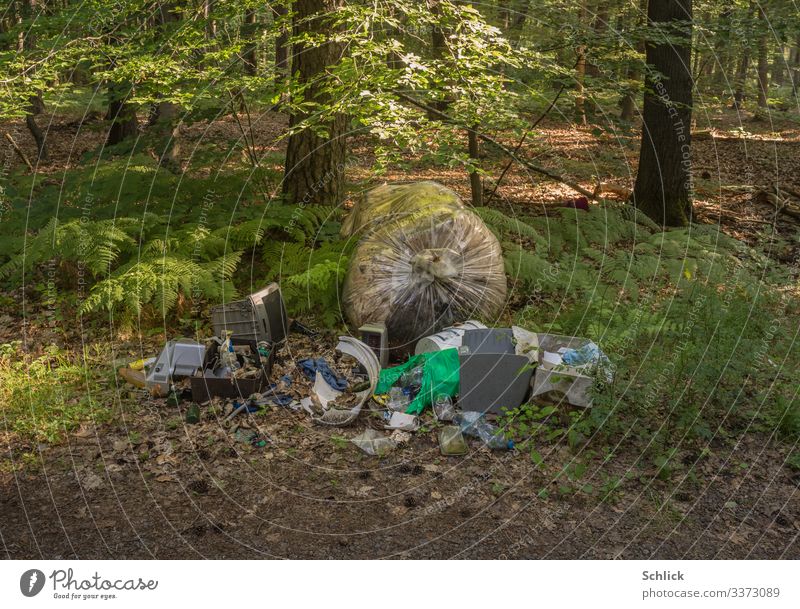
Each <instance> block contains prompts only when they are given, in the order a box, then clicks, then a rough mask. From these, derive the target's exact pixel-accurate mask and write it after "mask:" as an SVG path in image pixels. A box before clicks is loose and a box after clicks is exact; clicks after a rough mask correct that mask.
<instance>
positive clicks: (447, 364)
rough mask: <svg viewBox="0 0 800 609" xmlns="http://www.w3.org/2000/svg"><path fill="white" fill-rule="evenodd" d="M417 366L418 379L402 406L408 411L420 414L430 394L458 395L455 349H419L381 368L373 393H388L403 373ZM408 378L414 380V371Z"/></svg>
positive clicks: (429, 402) (429, 401)
mask: <svg viewBox="0 0 800 609" xmlns="http://www.w3.org/2000/svg"><path fill="white" fill-rule="evenodd" d="M419 366H421V367H422V379H421V381H420V387H419V390H418V391H417V393H416V395H415V396H414V397H413V399H412V400H411V403H410V404H409V406H408V408H407V409H406V412H407V413H408V414H420V413H421V412H422V411H423V410H424V409H425V407H426V406H428V405H429V404H431V402H432V401H433V396H434V395H439V394H444V395H450V396H455V395H458V391H459V360H458V350H457V349H445V350H444V351H431V352H427V353H419V354H417V355H414V356H412V357H410V358H409V359H408V361H407V362H406V363H404V364H400V365H399V366H395V367H393V368H385V369H384V370H381V373H380V381H379V382H378V385H377V387H376V388H375V393H378V394H382V393H388V392H389V390H390V388H391V387H392V386H393V385H395V384H396V383H397V382H398V381H400V380H401V377H402V376H403V374H404V373H406V372H407V371H409V370H412V369H414V368H417V367H419ZM408 378H410V377H409V376H406V379H408ZM411 378H412V379H413V382H416V374H414V375H411ZM407 382H408V381H407Z"/></svg>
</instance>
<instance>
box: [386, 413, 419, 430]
mask: <svg viewBox="0 0 800 609" xmlns="http://www.w3.org/2000/svg"><path fill="white" fill-rule="evenodd" d="M386 429H400V430H402V431H417V430H418V429H419V417H417V416H415V415H413V414H406V413H404V412H393V413H391V416H390V417H389V422H388V423H387V424H386Z"/></svg>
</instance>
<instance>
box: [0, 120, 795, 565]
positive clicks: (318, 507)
mask: <svg viewBox="0 0 800 609" xmlns="http://www.w3.org/2000/svg"><path fill="white" fill-rule="evenodd" d="M726 120H727V123H725V124H721V123H720V122H719V121H717V123H714V124H712V125H711V128H712V129H714V128H719V129H721V131H720V132H719V133H714V136H715V137H710V138H707V139H702V140H698V141H697V142H696V144H695V167H694V172H695V178H696V188H697V210H698V216H699V217H700V219H701V220H705V221H718V222H721V223H722V225H723V226H724V227H725V228H726V230H727V231H728V232H730V233H731V234H735V235H737V236H738V237H740V238H743V239H745V240H748V241H751V242H752V241H754V240H755V239H756V235H757V234H758V233H759V232H762V231H763V230H766V229H769V228H770V225H771V223H772V222H773V221H774V220H775V217H776V216H775V210H774V208H771V207H770V206H769V205H768V204H762V203H757V202H755V201H754V200H753V196H752V193H747V192H742V191H739V190H736V189H735V188H734V189H728V188H727V187H728V186H737V185H742V184H745V185H754V184H756V185H760V184H763V185H766V184H769V183H771V182H774V181H775V180H776V179H778V180H780V181H781V183H783V184H784V185H788V186H790V187H792V188H794V189H795V190H798V191H800V172H799V171H798V159H800V154H799V153H800V132H798V130H797V129H796V127H794V126H792V127H787V126H780V125H778V126H774V125H773V126H770V125H764V124H761V125H755V126H753V130H756V131H758V132H759V135H757V136H755V137H749V138H748V139H744V138H741V137H736V136H734V135H731V134H730V128H731V127H736V123H735V121H732V120H731V119H730V117H727V119H726ZM712 123H713V121H712ZM65 124H66V123H65ZM702 127H708V125H703V126H702ZM265 129H271V130H272V131H274V125H272V126H269V125H268V126H267V127H265ZM64 132H65V135H64V137H65V138H66V139H69V138H72V137H74V129H73V130H72V131H70V130H69V129H66V127H65V128H64ZM543 132H544V135H543V138H544V139H546V140H547V141H548V142H549V143H550V144H552V145H553V148H552V149H551V150H550V151H547V152H542V151H541V150H537V149H535V148H531V149H530V150H528V156H529V158H534V159H537V162H539V163H542V164H545V165H547V164H548V161H549V160H556V157H559V158H561V159H562V160H564V159H565V160H567V161H570V160H572V161H575V162H576V163H593V162H594V160H595V159H600V160H601V161H602V159H603V158H604V157H603V155H604V154H606V153H607V154H609V155H610V157H613V158H610V160H609V161H608V163H609V164H608V165H607V166H600V167H599V169H598V171H597V172H595V173H596V175H598V176H599V178H600V179H606V178H608V179H611V180H612V181H615V182H616V183H618V184H620V185H625V186H631V185H632V177H633V176H634V175H635V161H636V150H637V147H636V146H635V145H630V146H628V145H620V144H619V142H615V141H614V139H613V137H612V136H603V137H605V139H603V137H600V138H597V137H595V136H593V135H590V134H589V133H588V132H587V131H585V130H579V129H568V128H559V127H557V126H551V127H546V128H545V129H543ZM257 135H258V134H257ZM257 139H260V138H257ZM541 139H542V138H538V140H539V141H540V140H541ZM90 144H91V142H90ZM24 145H25V146H27V144H24ZM87 145H88V144H87ZM90 147H91V146H90ZM78 152H80V151H78ZM65 155H66V157H67V158H69V153H65ZM54 156H57V155H54ZM78 157H79V155H77V154H76V155H75V156H74V160H75V161H77V158H78ZM362 165H363V166H356V167H355V168H354V169H353V170H352V171H353V172H354V175H353V176H352V177H353V178H354V179H355V180H358V179H362V178H365V177H366V176H367V175H368V169H367V168H368V166H369V159H368V158H367V155H366V154H365V155H364V159H363V163H362ZM501 165H502V163H500V166H501ZM625 166H627V167H629V168H630V171H629V172H620V171H619V168H620V167H625ZM614 168H616V169H614ZM44 169H45V170H47V168H44ZM59 169H63V165H59V164H58V163H56V162H54V164H53V166H52V171H53V172H57V171H58V170H59ZM495 169H496V168H492V169H491V171H490V173H492V174H494V175H497V173H498V172H496V171H495ZM614 176H617V177H616V178H615V177H614ZM384 177H385V179H386V180H387V181H392V180H394V179H398V178H399V177H402V179H403V180H406V181H407V180H412V179H437V180H439V181H441V182H443V183H445V184H446V185H448V186H450V187H452V188H454V189H456V190H457V191H459V193H460V194H461V195H462V196H467V194H468V192H467V188H468V182H467V180H465V179H464V176H463V172H461V171H458V170H453V171H452V172H449V171H440V172H432V171H427V170H425V169H422V168H421V169H414V170H412V171H407V172H404V173H403V174H402V176H400V174H398V175H394V174H391V173H390V174H387V175H386V176H384ZM582 184H583V185H584V186H587V187H589V188H592V187H593V184H592V183H590V181H588V180H584V181H583V182H582ZM499 192H500V193H501V195H502V197H503V198H502V201H503V202H504V203H508V204H514V205H521V206H525V207H527V208H529V209H535V208H537V206H540V205H541V204H557V201H558V200H559V199H563V198H565V197H568V196H572V193H570V192H569V190H568V189H566V188H565V187H563V186H558V185H553V184H551V183H545V182H541V181H540V180H538V179H535V180H532V179H531V177H530V176H527V175H525V174H523V173H521V172H518V171H517V170H516V169H513V170H512V171H511V172H510V173H509V174H508V176H507V178H506V180H505V181H504V185H503V186H502V187H501V190H500V191H499ZM777 229H778V233H779V234H783V235H791V234H795V233H796V231H797V224H796V220H793V219H791V218H786V217H783V216H778V225H777ZM776 259H778V260H779V261H780V262H782V263H786V264H797V261H798V246H797V245H795V247H794V248H792V249H791V251H786V252H778V253H776ZM8 330H9V333H11V332H10V328H8ZM29 331H30V335H29V336H28V338H29V342H28V344H29V345H31V347H32V348H35V347H36V345H39V346H44V345H46V344H47V342H48V340H49V338H48V337H49V336H51V335H52V333H49V332H48V331H46V330H44V329H38V328H35V327H30V328H29ZM3 334H5V331H4V332H3ZM52 336H54V335H52ZM54 339H55V338H54ZM3 340H5V339H3ZM78 340H79V337H76V341H78ZM0 342H2V341H0ZM332 344H333V342H332V338H331V337H329V339H328V343H327V345H328V347H327V348H330V347H331V346H332ZM128 402H130V400H128ZM110 407H111V406H110ZM115 408H116V407H115ZM184 409H185V404H184V405H182V406H181V407H180V408H179V410H176V409H175V408H169V407H167V406H166V405H165V404H164V402H163V400H161V401H157V400H152V401H146V402H145V403H144V406H143V407H142V406H140V407H139V408H136V409H130V408H125V407H120V408H119V410H118V415H119V416H117V417H116V419H115V423H113V424H106V425H101V426H98V427H95V426H93V425H87V426H85V427H83V428H81V429H80V430H79V431H77V432H75V433H71V434H69V435H68V437H67V439H66V441H65V442H64V443H63V444H59V445H53V446H49V445H40V446H38V447H36V446H33V447H31V446H19V445H16V444H13V443H12V444H8V443H3V453H4V454H3V455H2V457H3V459H7V460H10V461H12V462H14V463H15V464H16V465H17V467H16V468H14V469H13V470H6V471H3V472H2V473H0V544H1V545H2V549H3V552H4V554H5V556H6V557H7V558H15V559H22V558H50V559H58V558H82V559H89V558H96V559H101V558H129V559H132V558H161V559H171V558H200V557H204V558H387V557H395V558H479V559H482V558H487V559H488V558H498V557H503V558H662V559H668V558H673V559H674V558H704V559H708V558H771V559H776V558H794V559H797V558H800V540H799V539H798V535H800V494H799V492H798V489H800V473H793V472H792V471H791V470H789V469H788V468H786V467H784V466H783V462H784V460H785V459H786V457H787V454H788V449H784V448H780V447H779V445H776V444H775V443H774V442H773V441H772V438H770V437H767V436H764V435H759V434H753V433H749V434H747V435H745V436H742V437H741V438H738V439H737V438H732V439H729V440H728V441H727V442H725V443H724V444H719V445H717V446H715V447H712V451H711V453H710V454H702V455H701V454H697V453H693V452H691V451H685V452H684V453H683V454H681V459H682V462H683V464H684V465H685V466H686V470H685V471H686V472H688V473H682V474H680V475H679V476H678V475H676V476H675V477H673V478H672V479H670V480H668V481H662V480H660V479H658V477H657V476H656V474H657V471H656V469H655V467H653V466H648V465H646V464H643V463H644V460H641V461H640V456H641V455H640V453H639V451H638V450H637V449H636V448H635V447H633V446H627V445H624V444H623V445H621V446H619V447H617V449H616V454H615V458H614V459H613V460H612V461H610V462H608V463H603V462H602V459H600V458H599V457H595V458H592V459H588V462H589V464H590V465H589V470H588V471H587V473H586V475H585V476H584V477H583V478H582V479H581V481H580V484H581V486H583V485H585V484H592V485H593V487H594V488H595V492H593V493H586V492H583V491H581V490H577V489H575V488H572V489H564V488H561V489H560V488H559V487H561V486H562V483H560V482H557V481H556V480H555V477H556V474H557V473H558V472H559V470H560V469H561V468H562V467H564V466H565V465H566V464H569V463H570V462H571V460H572V459H573V458H575V457H581V458H585V455H582V454H581V453H580V452H577V453H576V452H575V451H571V450H570V449H569V448H568V447H566V446H564V445H563V444H555V445H548V446H546V447H544V448H543V449H542V450H541V451H540V452H541V454H542V457H543V458H544V462H543V463H542V464H539V465H535V464H534V463H533V462H532V461H531V459H530V458H529V457H528V455H527V454H526V453H521V452H511V453H507V452H490V451H488V450H487V449H485V448H483V447H481V445H480V443H479V442H478V441H477V440H471V441H470V452H469V453H468V454H467V455H466V456H464V457H442V456H441V455H440V454H439V450H438V445H437V442H436V435H435V430H427V431H423V432H420V433H417V434H415V435H414V436H413V437H412V438H411V439H410V440H409V442H408V443H406V444H403V445H401V446H400V447H399V448H398V449H397V450H396V451H394V452H393V453H391V454H389V455H388V456H386V457H384V458H377V457H368V456H366V455H364V454H363V453H361V451H360V450H359V449H358V448H356V447H355V446H354V445H353V444H351V443H350V441H349V439H350V438H352V437H353V436H354V435H356V434H357V433H360V432H361V431H363V429H364V428H365V424H366V423H365V422H364V421H360V422H359V423H358V425H357V426H355V427H354V428H351V429H345V430H336V429H326V428H321V427H319V426H316V425H313V424H312V423H311V421H310V420H309V418H308V416H307V415H306V414H304V413H302V412H293V411H290V410H288V409H283V408H278V407H275V408H273V409H271V410H270V411H269V412H267V413H266V414H265V415H260V416H256V417H253V418H252V420H251V423H250V424H251V425H252V426H254V427H257V428H258V429H259V430H260V431H261V432H262V434H264V436H265V437H267V438H269V440H268V442H267V445H266V446H265V447H262V448H258V447H253V446H250V445H249V444H243V443H237V442H236V441H235V440H234V439H233V438H232V436H231V435H230V433H229V430H228V429H226V428H225V427H224V426H223V424H222V422H221V417H220V416H216V415H213V414H209V413H206V415H205V418H204V420H203V421H202V422H201V423H200V424H198V425H184V423H183V418H182V416H183V411H184ZM372 424H373V425H374V424H375V423H372ZM30 451H32V452H33V453H34V454H35V455H37V457H36V459H29V460H28V461H27V462H26V463H25V464H24V465H22V464H21V463H20V459H21V458H22V454H23V453H25V452H30ZM617 476H618V477H619V478H620V479H622V480H623V482H622V484H621V485H620V486H619V487H618V488H617V489H616V490H614V491H613V492H612V493H611V494H610V495H608V496H605V500H603V496H604V494H603V493H599V492H597V490H596V489H600V488H602V487H603V485H604V484H605V483H606V482H607V480H608V479H609V478H611V477H617ZM542 489H546V491H547V492H546V493H543V492H542ZM545 495H547V496H545Z"/></svg>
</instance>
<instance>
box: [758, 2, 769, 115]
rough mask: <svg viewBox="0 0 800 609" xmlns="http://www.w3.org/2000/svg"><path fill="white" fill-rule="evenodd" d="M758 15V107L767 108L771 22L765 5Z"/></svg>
mask: <svg viewBox="0 0 800 609" xmlns="http://www.w3.org/2000/svg"><path fill="white" fill-rule="evenodd" d="M758 14H759V17H760V20H761V23H760V26H761V28H760V29H761V32H760V34H759V38H758V69H757V75H758V107H759V108H766V107H767V98H768V91H769V46H768V44H767V43H768V36H769V20H768V19H767V13H766V9H765V8H764V6H763V5H762V6H759V7H758Z"/></svg>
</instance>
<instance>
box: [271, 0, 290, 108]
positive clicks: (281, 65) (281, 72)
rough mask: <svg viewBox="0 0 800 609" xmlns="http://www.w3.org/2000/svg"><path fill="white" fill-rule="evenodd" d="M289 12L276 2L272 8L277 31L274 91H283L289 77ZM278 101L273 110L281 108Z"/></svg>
mask: <svg viewBox="0 0 800 609" xmlns="http://www.w3.org/2000/svg"><path fill="white" fill-rule="evenodd" d="M288 13H289V11H288V9H287V8H286V5H285V4H283V2H278V3H276V4H274V5H273V7H272V22H273V24H274V26H275V27H276V28H277V29H278V35H277V36H276V37H275V89H276V90H278V91H283V88H284V87H285V85H286V79H287V77H288V76H289V29H288V28H287V27H286V25H285V19H286V16H287V15H288ZM282 101H284V100H283V99H282V100H281V101H279V102H278V103H277V104H276V105H275V108H276V109H277V108H279V107H280V106H281V102H282Z"/></svg>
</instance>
